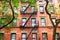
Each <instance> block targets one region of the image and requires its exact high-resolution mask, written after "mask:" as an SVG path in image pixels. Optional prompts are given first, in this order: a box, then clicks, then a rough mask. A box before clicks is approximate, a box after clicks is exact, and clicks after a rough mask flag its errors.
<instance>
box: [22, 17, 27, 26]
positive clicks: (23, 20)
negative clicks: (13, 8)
mask: <svg viewBox="0 0 60 40" xmlns="http://www.w3.org/2000/svg"><path fill="white" fill-rule="evenodd" d="M25 23H26V18H22V26H23V25H24V24H25Z"/></svg>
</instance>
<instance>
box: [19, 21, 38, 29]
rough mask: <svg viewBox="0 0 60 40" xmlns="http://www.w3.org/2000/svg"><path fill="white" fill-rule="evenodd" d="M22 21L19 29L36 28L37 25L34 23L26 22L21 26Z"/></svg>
mask: <svg viewBox="0 0 60 40" xmlns="http://www.w3.org/2000/svg"><path fill="white" fill-rule="evenodd" d="M22 24H23V23H22V21H21V22H20V28H38V26H39V23H38V21H36V23H32V21H28V22H27V24H26V25H25V26H24V25H22Z"/></svg>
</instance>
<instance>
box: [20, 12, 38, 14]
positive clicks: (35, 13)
mask: <svg viewBox="0 0 60 40" xmlns="http://www.w3.org/2000/svg"><path fill="white" fill-rule="evenodd" d="M20 13H21V14H32V13H33V14H37V11H33V12H24V11H20Z"/></svg>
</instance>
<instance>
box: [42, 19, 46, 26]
mask: <svg viewBox="0 0 60 40" xmlns="http://www.w3.org/2000/svg"><path fill="white" fill-rule="evenodd" d="M45 22H46V21H45V18H41V25H42V26H45V25H46V23H45Z"/></svg>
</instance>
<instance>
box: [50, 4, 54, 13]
mask: <svg viewBox="0 0 60 40" xmlns="http://www.w3.org/2000/svg"><path fill="white" fill-rule="evenodd" d="M50 12H51V13H54V6H53V5H50Z"/></svg>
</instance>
